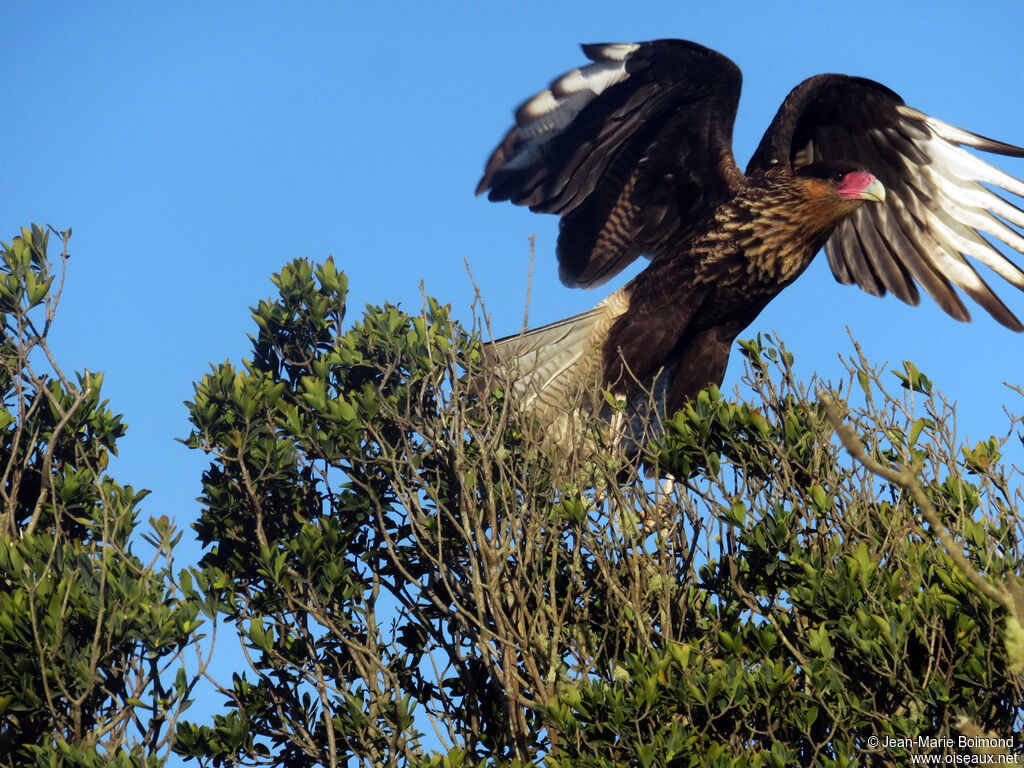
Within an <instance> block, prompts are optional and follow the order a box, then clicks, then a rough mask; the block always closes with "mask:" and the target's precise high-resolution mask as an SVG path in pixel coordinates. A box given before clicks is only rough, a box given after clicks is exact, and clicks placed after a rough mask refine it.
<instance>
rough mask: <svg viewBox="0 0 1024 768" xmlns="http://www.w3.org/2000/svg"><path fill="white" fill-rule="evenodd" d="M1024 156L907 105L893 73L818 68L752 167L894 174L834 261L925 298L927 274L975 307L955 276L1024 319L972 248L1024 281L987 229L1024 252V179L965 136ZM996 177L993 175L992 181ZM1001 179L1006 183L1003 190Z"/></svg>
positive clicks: (854, 223) (948, 297)
mask: <svg viewBox="0 0 1024 768" xmlns="http://www.w3.org/2000/svg"><path fill="white" fill-rule="evenodd" d="M963 146H968V147H972V148H974V149H979V150H983V151H986V152H993V153H995V154H1000V155H1012V156H1016V157H1022V156H1024V149H1022V148H1020V147H1015V146H1013V145H1011V144H1005V143H1003V142H1000V141H993V140H992V139H987V138H985V137H983V136H979V135H977V134H974V133H970V132H969V131H965V130H962V129H960V128H957V127H956V126H952V125H949V124H948V123H944V122H942V121H941V120H936V119H935V118H933V117H929V116H928V115H926V114H924V113H922V112H918V111H917V110H915V109H912V108H910V107H908V106H906V105H905V104H904V103H903V100H902V99H901V98H900V97H899V96H898V95H896V94H895V93H894V92H893V91H891V90H889V89H888V88H886V87H885V86H883V85H880V84H878V83H875V82H872V81H871V80H865V79H862V78H857V77H847V76H846V75H818V76H817V77H812V78H810V79H808V80H805V81H804V82H803V83H801V84H800V85H798V86H797V87H796V88H794V89H793V91H792V92H791V93H790V94H789V96H787V97H786V100H785V101H784V102H783V104H782V106H781V107H780V109H779V112H778V114H777V115H776V116H775V120H774V121H773V122H772V124H771V126H770V127H769V129H768V131H767V132H766V133H765V135H764V138H763V139H762V140H761V144H760V146H759V147H758V148H757V151H756V152H755V153H754V156H753V158H751V161H750V165H749V166H748V167H747V172H748V173H750V172H751V171H753V170H765V169H767V168H771V167H779V166H782V167H786V166H791V167H792V168H799V167H802V166H804V165H807V164H809V163H811V162H814V161H816V160H830V161H835V160H847V161H850V162H854V163H857V164H858V165H863V167H865V168H866V169H867V170H869V171H871V173H873V174H874V175H875V176H877V177H878V178H879V179H881V181H882V183H883V184H884V185H885V190H886V199H885V202H884V203H883V204H881V205H865V206H862V207H861V208H860V209H858V211H857V212H856V213H855V214H854V215H853V216H852V217H850V218H849V219H847V220H846V221H844V222H843V223H842V224H840V225H839V227H837V228H836V230H835V232H834V233H833V235H832V237H831V238H830V239H829V241H828V243H827V244H826V246H825V252H826V254H827V255H828V262H829V265H830V266H831V267H832V273H833V274H834V275H835V277H836V279H837V280H839V281H840V282H841V283H856V284H857V285H859V286H860V287H861V288H863V289H864V290H865V291H868V292H869V293H872V294H875V295H876V296H881V295H882V294H884V293H885V292H886V291H891V292H892V293H893V294H894V295H895V296H897V297H899V298H900V299H902V300H903V301H905V302H907V303H910V304H916V303H917V302H918V293H917V287H916V285H917V284H920V285H921V286H923V287H924V289H925V290H926V291H927V292H928V293H929V294H931V296H932V297H933V298H934V299H935V300H936V301H937V302H938V303H939V305H940V306H941V307H942V308H943V309H944V310H945V311H946V312H948V313H949V314H950V315H952V316H953V317H955V318H957V319H958V320H968V319H970V315H969V313H968V312H967V309H966V307H964V305H963V302H961V300H960V298H959V296H958V295H957V293H956V291H955V290H954V289H953V286H954V285H956V286H959V287H960V288H961V289H962V290H963V291H964V292H965V293H967V295H969V296H970V297H971V298H972V299H974V300H975V301H976V302H978V303H979V304H980V305H981V306H982V307H984V308H985V309H986V310H987V311H988V312H989V313H990V314H991V315H992V316H993V317H994V318H995V319H996V320H998V321H999V322H1000V323H1002V324H1003V325H1005V326H1007V327H1008V328H1011V329H1013V330H1015V331H1021V330H1024V326H1022V325H1021V322H1020V321H1019V320H1018V319H1017V318H1016V317H1015V316H1014V315H1013V313H1012V312H1010V310H1009V309H1007V307H1006V305H1005V304H1004V303H1003V302H1002V300H1000V298H999V297H998V296H997V295H996V294H995V293H994V292H993V291H992V289H991V288H989V286H988V285H987V284H986V283H985V281H984V280H983V279H982V278H981V276H980V275H979V274H978V272H977V271H976V270H975V268H974V266H973V265H972V263H971V262H970V261H969V260H968V257H972V258H973V259H976V260H977V261H979V262H981V263H982V264H984V265H986V266H987V267H990V268H991V269H992V270H993V271H994V272H996V274H998V275H1000V276H1001V277H1003V278H1005V279H1006V280H1008V281H1009V282H1010V283H1012V284H1013V285H1015V286H1016V287H1017V288H1020V289H1022V290H1024V272H1022V271H1021V269H1020V268H1019V267H1018V266H1017V265H1016V264H1015V263H1014V262H1012V261H1010V260H1009V259H1008V258H1006V256H1004V255H1003V254H1002V253H1000V252H999V251H998V250H997V249H996V248H994V247H993V245H992V244H991V243H990V242H988V240H986V238H985V237H984V235H988V236H990V237H994V238H997V239H999V240H1001V241H1002V242H1004V243H1006V244H1007V245H1009V246H1010V247H1011V248H1013V249H1015V250H1017V251H1018V252H1021V253H1024V238H1022V237H1021V235H1020V233H1019V232H1018V231H1017V230H1016V229H1014V228H1013V227H1011V226H1008V224H1007V223H1009V224H1012V225H1014V226H1016V227H1024V211H1022V210H1021V209H1020V208H1018V207H1017V206H1016V205H1014V204H1013V203H1011V202H1009V201H1008V200H1006V199H1005V198H1004V197H1002V196H1001V195H1000V194H999V193H1001V192H1010V193H1012V194H1014V195H1018V196H1024V183H1022V182H1021V181H1020V180H1018V179H1016V178H1014V177H1012V176H1009V175H1008V174H1006V173H1004V172H1002V171H1000V170H998V169H997V168H994V167H992V166H991V165H989V164H988V163H986V162H984V161H983V160H981V159H979V158H978V157H977V156H975V155H973V154H971V153H969V152H967V151H966V150H964V149H963V148H962V147H963ZM984 184H988V185H991V186H992V187H993V189H989V188H988V187H986V186H983V185H984ZM993 190H994V191H993Z"/></svg>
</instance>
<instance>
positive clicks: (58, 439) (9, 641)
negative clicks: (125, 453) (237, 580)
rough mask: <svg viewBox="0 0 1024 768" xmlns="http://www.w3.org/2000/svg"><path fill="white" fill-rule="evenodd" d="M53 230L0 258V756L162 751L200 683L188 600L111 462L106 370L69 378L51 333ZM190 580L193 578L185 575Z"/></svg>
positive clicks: (146, 757)
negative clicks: (189, 653) (143, 552)
mask: <svg viewBox="0 0 1024 768" xmlns="http://www.w3.org/2000/svg"><path fill="white" fill-rule="evenodd" d="M57 234H59V235H60V237H61V240H62V242H63V246H64V248H63V251H62V253H61V259H60V271H59V273H57V272H55V271H54V268H53V265H52V264H51V262H50V261H49V260H48V258H47V240H48V233H47V232H45V231H43V230H42V229H40V228H39V227H35V226H33V227H32V228H31V229H23V230H22V231H21V236H20V237H16V238H14V239H13V240H12V242H11V244H10V245H2V250H3V253H2V265H0V328H2V331H0V404H2V410H0V494H2V496H3V508H2V512H0V766H15V765H18V766H22V765H40V766H42V765H46V766H57V765H87V766H99V765H115V766H128V765H132V766H141V765H147V766H155V765H161V764H162V763H163V762H164V760H165V758H166V757H167V755H168V754H169V753H170V744H171V741H172V739H173V731H174V724H175V722H176V720H177V717H178V715H179V714H180V713H181V711H182V710H183V708H184V707H185V706H186V704H187V701H188V692H189V689H190V686H191V685H192V683H193V681H194V677H190V676H189V675H188V674H187V673H186V671H185V667H184V665H183V661H184V660H183V654H184V652H185V650H186V648H189V647H190V646H192V644H193V643H194V642H195V640H196V630H197V628H198V625H199V621H198V618H197V616H198V611H199V609H198V604H197V603H196V602H194V601H190V600H187V599H186V598H185V595H184V594H182V592H181V591H180V590H178V589H176V588H175V584H176V579H175V575H174V573H173V572H172V566H171V563H172V561H171V551H172V548H173V545H174V544H175V543H176V542H177V541H178V539H179V538H180V536H181V534H180V533H178V532H176V531H175V529H174V527H173V526H172V525H171V524H170V523H169V522H168V521H167V520H166V519H161V520H153V521H151V530H150V531H149V532H148V533H145V534H142V535H143V538H144V539H145V542H146V543H147V544H148V547H149V548H150V549H151V550H152V555H151V557H150V559H149V560H148V561H143V560H142V559H140V558H139V557H138V556H137V555H136V554H134V550H135V549H136V548H137V547H138V545H139V544H140V543H141V542H140V541H139V540H138V537H139V535H140V532H139V528H138V525H137V519H138V515H139V504H140V502H141V501H142V499H143V498H144V497H145V495H146V492H145V491H136V490H134V489H133V488H132V487H131V486H127V485H121V484H120V483H118V482H117V481H116V480H114V479H113V478H112V477H111V476H110V475H109V473H108V472H107V465H108V461H109V457H110V455H111V454H116V452H117V450H116V444H117V440H118V439H119V438H120V437H121V436H122V435H124V433H125V429H126V427H125V425H124V424H123V422H122V420H121V417H120V416H118V415H116V414H114V413H113V412H112V411H111V410H110V409H109V408H108V406H107V401H106V400H103V399H102V395H101V388H102V384H103V375H102V374H98V373H90V372H88V371H85V372H83V373H80V374H78V375H76V376H74V377H68V376H66V375H65V374H64V373H63V372H62V371H61V369H60V367H59V366H58V364H57V362H56V361H55V360H54V357H53V354H52V352H51V350H50V347H49V345H48V342H47V336H48V334H49V332H50V329H51V325H52V323H53V321H54V318H55V315H56V311H57V304H58V301H59V299H60V295H61V291H62V289H63V284H64V274H65V273H64V267H65V265H66V263H67V258H68V252H67V243H68V238H69V237H70V235H71V231H70V230H68V231H67V232H64V233H57ZM183 586H187V582H186V584H185V585H183Z"/></svg>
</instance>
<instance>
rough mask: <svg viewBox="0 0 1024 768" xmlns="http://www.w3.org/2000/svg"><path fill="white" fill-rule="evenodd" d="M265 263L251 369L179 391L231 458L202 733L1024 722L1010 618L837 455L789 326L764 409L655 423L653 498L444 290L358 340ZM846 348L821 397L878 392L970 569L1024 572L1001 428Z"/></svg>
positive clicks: (757, 374)
mask: <svg viewBox="0 0 1024 768" xmlns="http://www.w3.org/2000/svg"><path fill="white" fill-rule="evenodd" d="M274 282H275V284H276V285H277V287H278V289H279V291H280V297H279V298H278V299H276V300H273V301H265V302H262V303H261V304H260V305H259V307H257V308H256V310H255V314H254V317H255V319H256V323H257V325H258V328H259V331H258V335H257V336H256V338H255V339H254V345H253V357H252V359H251V361H248V362H246V364H245V365H244V367H243V369H241V370H239V369H236V368H235V367H233V366H231V365H229V364H224V365H222V366H220V367H218V368H216V369H215V370H214V371H213V372H212V373H211V374H209V375H207V376H206V377H205V378H204V379H203V380H202V382H200V383H199V385H198V386H197V388H196V394H195V398H194V402H193V403H192V405H191V414H192V422H193V425H194V431H193V433H192V435H191V436H190V438H189V440H188V443H189V445H191V446H193V447H196V448H201V449H203V450H205V451H207V452H208V453H210V454H211V455H212V456H213V457H214V461H213V463H212V465H211V467H210V469H209V470H208V471H207V473H206V475H205V477H204V497H203V503H204V511H203V515H202V518H201V521H200V523H199V524H198V527H197V530H198V531H199V534H200V536H201V538H202V540H203V542H204V544H207V545H209V547H210V550H209V553H208V554H207V555H206V557H205V558H204V560H203V563H202V565H203V567H204V569H205V571H206V576H205V580H206V582H207V583H209V584H211V585H214V587H213V592H214V593H215V594H216V597H217V599H218V600H220V601H221V603H222V605H223V606H224V615H225V617H226V618H228V619H229V620H230V621H231V622H233V623H234V625H235V627H236V628H237V629H238V631H239V634H240V636H241V638H242V641H243V643H244V645H245V646H246V649H247V659H248V662H249V670H248V671H247V672H246V674H244V675H239V676H237V677H236V678H235V680H234V683H233V685H232V686H231V687H230V688H228V689H226V690H225V691H224V693H225V695H226V697H227V700H228V702H229V714H228V715H226V716H225V717H224V718H222V719H220V720H218V722H217V723H215V724H214V725H213V726H212V727H211V726H196V725H189V726H186V727H183V728H182V729H181V731H180V735H179V747H180V748H181V749H183V751H185V752H186V753H188V754H191V755H193V756H206V757H207V758H212V762H214V763H218V762H221V761H223V762H229V761H232V760H235V759H239V760H243V761H245V760H252V761H259V760H261V759H266V760H267V761H268V762H275V763H277V762H283V763H285V764H288V765H320V764H324V765H328V764H331V765H333V764H337V763H346V762H350V763H351V762H362V763H365V764H367V765H369V764H374V765H377V764H394V765H408V764H426V763H430V764H444V765H457V764H460V763H464V762H467V761H468V762H477V761H482V762H483V763H489V762H492V761H496V762H501V761H505V760H518V761H520V762H521V763H524V764H525V763H528V762H531V761H539V760H541V759H544V760H546V763H547V764H549V765H565V766H569V765H574V766H577V765H594V766H598V765H600V766H611V765H626V764H640V765H644V766H646V765H734V764H743V765H792V764H801V765H811V764H820V765H862V764H864V763H866V762H872V763H877V762H884V761H887V760H891V761H893V762H895V763H902V762H905V759H906V755H907V752H908V750H906V749H902V750H901V748H898V747H891V746H890V747H878V748H872V747H871V746H870V743H869V739H870V737H872V736H875V737H879V738H881V739H883V740H884V739H886V738H887V737H888V738H891V739H900V738H903V737H912V738H913V739H916V738H917V737H918V736H924V737H935V738H937V739H938V738H948V737H956V736H957V735H958V734H959V733H960V731H959V730H958V728H963V727H968V724H969V727H984V728H985V729H991V730H992V731H994V732H995V733H998V734H1002V735H1008V734H1012V733H1015V732H1016V731H1017V730H1018V729H1019V726H1020V714H1021V709H1020V707H1021V692H1020V689H1019V686H1018V680H1017V677H1016V675H1015V674H1013V673H1011V672H1010V671H1009V666H1010V660H1009V659H1008V656H1007V652H1006V646H1005V644H1004V642H1003V622H1002V616H1003V608H1001V607H1000V606H999V605H997V604H995V603H993V602H992V601H991V600H990V599H988V598H986V597H983V596H982V595H979V594H978V592H977V590H976V588H975V587H974V586H972V585H971V584H970V582H969V581H968V579H967V577H966V576H965V575H964V573H963V571H962V570H961V568H960V567H959V566H958V565H957V564H956V563H954V562H953V560H951V558H950V556H949V554H948V553H947V552H946V551H945V550H944V548H943V546H942V545H941V543H940V542H938V541H937V540H936V538H935V536H934V534H933V532H931V531H930V530H928V526H927V524H924V525H923V524H922V519H921V517H920V514H919V510H918V509H917V504H916V503H915V501H914V497H913V495H912V494H911V493H910V491H909V490H908V489H907V488H905V487H902V486H900V485H899V484H897V483H893V482H891V481H888V480H886V479H884V478H878V477H875V476H874V475H872V473H871V472H869V471H868V470H867V469H866V468H865V467H864V466H863V465H862V464H859V463H856V462H854V461H853V460H852V459H850V458H849V457H848V456H847V454H846V451H845V450H844V448H843V447H842V446H841V445H840V443H839V441H838V440H837V439H836V438H835V428H834V425H833V423H832V422H831V421H830V419H829V417H828V415H827V413H826V408H825V404H824V401H823V400H822V399H821V398H819V397H817V396H815V395H810V394H809V393H808V392H807V391H806V390H805V389H804V388H803V387H802V386H801V385H800V384H799V383H797V382H796V381H794V379H793V376H792V373H791V367H790V366H791V362H792V358H791V356H790V355H789V354H788V353H786V352H785V351H784V350H783V349H782V348H781V346H780V345H778V344H776V343H766V342H763V341H751V342H747V343H745V345H744V353H745V355H746V357H747V359H748V371H749V373H748V376H747V381H746V383H747V385H748V386H749V388H750V391H751V394H750V397H749V402H747V403H733V402H730V401H728V400H726V399H725V398H723V397H722V395H721V394H720V393H719V392H717V391H716V390H714V389H712V390H709V391H706V392H704V393H703V394H702V395H701V397H700V398H699V399H698V400H697V401H696V402H694V403H692V404H691V405H690V406H689V407H688V408H687V409H686V410H684V411H682V412H680V413H678V414H676V415H674V416H673V417H672V418H671V419H669V420H668V421H667V422H666V423H665V424H664V425H663V429H662V430H661V436H660V437H657V438H655V439H653V440H651V441H650V442H649V443H648V444H647V446H646V449H645V452H644V454H643V462H642V463H643V466H644V467H645V468H646V470H647V471H648V472H649V473H652V474H653V475H655V476H659V477H660V476H664V475H665V474H666V473H671V474H672V475H674V476H675V478H677V482H676V484H675V488H674V490H673V491H672V492H671V493H670V494H669V495H667V496H666V495H664V493H663V490H662V486H661V484H660V483H658V482H653V481H651V480H647V479H645V477H644V474H643V472H641V471H640V470H639V467H638V462H637V461H635V460H633V458H632V453H633V452H632V451H631V450H629V447H630V446H629V445H628V443H629V441H621V442H622V446H621V447H617V446H616V441H615V440H614V438H613V437H610V436H609V435H608V434H607V432H606V431H605V430H604V423H603V422H601V423H593V424H591V425H590V427H589V432H588V433H587V434H586V435H585V436H583V437H581V439H580V444H581V445H583V446H586V450H582V451H575V452H573V451H566V450H564V446H563V447H562V449H555V448H553V447H551V446H547V445H545V443H544V441H543V440H542V439H538V438H537V437H536V435H535V434H534V431H533V430H532V429H531V428H530V425H525V424H521V423H519V422H518V420H517V418H516V415H515V412H514V410H513V409H512V408H510V406H511V405H512V404H510V403H508V402H506V401H505V399H504V398H503V396H502V391H503V390H502V387H501V382H500V381H490V380H489V379H488V376H487V372H486V371H485V370H483V369H481V367H480V366H478V365H477V363H478V361H479V359H480V356H479V352H480V347H479V344H478V342H477V340H476V337H475V336H473V335H472V334H470V333H467V332H466V331H464V330H462V329H461V328H460V327H459V326H458V325H456V324H454V323H453V322H452V321H451V319H450V318H449V316H448V314H447V311H446V310H445V309H444V308H442V307H439V306H437V305H436V304H435V303H433V302H430V301H429V300H428V303H427V306H426V307H425V308H424V311H423V312H422V314H420V315H418V316H413V315H408V314H405V313H403V312H401V311H399V310H398V309H397V308H395V307H391V306H385V307H370V308H368V309H367V311H366V313H365V314H364V316H363V319H362V321H361V322H359V323H357V324H355V325H354V326H352V327H351V328H350V329H349V330H348V331H347V332H344V333H342V332H341V330H340V329H341V327H342V322H343V317H344V310H345V281H344V277H343V276H342V275H341V274H340V273H339V272H337V270H336V268H335V267H334V265H333V263H332V262H330V261H329V262H327V263H326V264H324V265H322V266H319V267H314V266H313V265H311V264H309V263H307V262H304V261H301V260H298V261H295V262H293V263H292V264H290V265H288V266H287V267H285V269H283V270H282V271H281V273H280V274H279V275H277V276H275V278H274ZM850 371H851V375H850V379H849V381H847V382H845V383H844V384H842V385H838V386H835V387H832V388H831V395H830V397H831V401H834V402H838V403H840V404H841V403H847V402H848V401H850V400H852V399H859V400H860V402H861V403H862V405H861V406H860V407H859V408H853V409H851V408H849V407H848V406H847V407H845V408H844V413H845V416H844V418H845V419H846V420H847V421H848V422H849V424H850V425H852V427H853V428H854V430H855V432H856V433H857V434H859V435H860V438H861V440H863V442H864V443H865V444H866V446H867V451H868V452H869V454H870V455H871V456H874V457H876V458H877V459H879V460H881V461H884V462H885V463H886V464H887V465H892V466H896V467H912V468H913V470H914V473H915V475H916V476H917V477H919V478H920V482H921V483H922V484H923V487H924V488H925V489H926V492H927V495H928V498H929V499H931V505H933V506H934V509H935V510H937V511H938V514H939V515H940V516H941V518H942V520H943V521H944V522H943V524H944V525H945V526H947V527H948V528H949V530H950V531H951V532H952V535H953V536H954V537H955V538H956V540H957V541H959V542H962V543H961V544H960V545H958V546H961V547H962V549H963V554H964V555H965V556H966V557H967V559H968V560H969V562H970V563H971V564H973V567H974V568H975V569H977V570H979V571H981V572H982V573H983V574H985V575H986V577H987V578H988V579H990V580H991V581H992V582H993V583H996V584H998V583H1000V582H1001V581H1002V579H1003V578H1004V576H1006V575H1011V574H1014V573H1016V572H1018V571H1019V570H1020V567H1021V557H1022V546H1021V541H1020V534H1021V530H1020V519H1019V517H1018V516H1017V512H1016V510H1017V508H1018V507H1019V502H1020V492H1019V486H1018V485H1015V483H1016V482H1017V480H1018V479H1019V478H1017V479H1015V478H1013V477H1011V476H1010V475H1008V474H1007V471H1006V470H1003V469H1002V468H1001V467H1000V466H999V465H998V451H999V447H1000V445H1001V443H1000V441H999V440H995V439H993V440H991V441H989V442H987V443H985V444H983V445H981V446H979V447H977V449H970V450H966V451H964V452H961V450H960V447H959V446H957V445H955V444H954V443H953V438H952V437H951V434H950V430H949V425H950V424H951V423H952V415H953V414H952V409H951V408H950V407H949V406H947V405H946V404H945V403H943V402H942V401H941V399H939V398H937V397H935V396H933V395H932V394H931V392H930V388H931V384H930V382H928V381H927V378H926V377H925V376H923V374H921V373H920V372H919V371H917V370H916V369H914V368H913V366H909V365H908V366H907V368H906V370H904V371H901V372H900V376H901V377H902V383H903V384H904V388H903V389H900V391H901V392H903V393H904V394H903V395H900V396H899V397H895V396H893V395H892V394H890V393H888V392H887V391H886V390H885V388H884V386H883V383H882V380H881V375H880V372H877V371H873V370H871V369H870V368H869V367H868V366H867V364H866V363H865V362H864V361H863V360H860V359H858V360H855V361H852V362H851V365H850ZM439 742H440V744H441V745H443V748H442V753H444V752H445V750H450V751H449V752H447V753H446V754H436V755H435V756H434V757H431V756H430V753H431V752H436V750H437V745H438V743H439ZM910 751H913V750H910ZM938 751H940V752H941V751H943V750H942V748H941V747H940V748H938ZM946 751H947V752H948V751H949V750H948V749H947V750H946ZM737 761H738V762H737Z"/></svg>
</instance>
